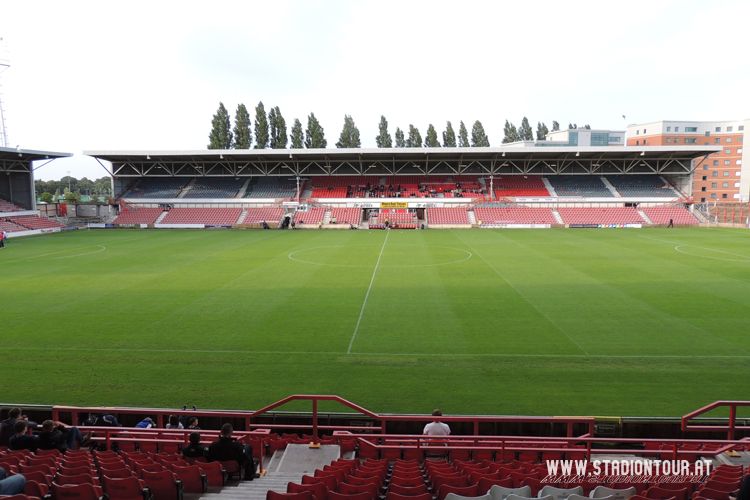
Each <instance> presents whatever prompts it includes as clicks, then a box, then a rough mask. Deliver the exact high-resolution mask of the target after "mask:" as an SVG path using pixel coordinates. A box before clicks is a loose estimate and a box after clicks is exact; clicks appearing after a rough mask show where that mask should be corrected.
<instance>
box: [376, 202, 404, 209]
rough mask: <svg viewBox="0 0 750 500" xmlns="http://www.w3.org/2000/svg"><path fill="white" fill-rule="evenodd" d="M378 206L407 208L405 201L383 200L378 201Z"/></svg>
mask: <svg viewBox="0 0 750 500" xmlns="http://www.w3.org/2000/svg"><path fill="white" fill-rule="evenodd" d="M380 208H409V202H407V201H384V202H382V203H380Z"/></svg>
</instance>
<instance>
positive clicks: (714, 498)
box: [696, 487, 735, 500]
mask: <svg viewBox="0 0 750 500" xmlns="http://www.w3.org/2000/svg"><path fill="white" fill-rule="evenodd" d="M732 493H734V492H732V491H721V490H715V489H713V488H707V487H703V488H701V489H699V490H698V492H697V493H696V495H699V496H702V497H704V498H710V499H711V500H729V495H730V494H732ZM732 496H735V495H732Z"/></svg>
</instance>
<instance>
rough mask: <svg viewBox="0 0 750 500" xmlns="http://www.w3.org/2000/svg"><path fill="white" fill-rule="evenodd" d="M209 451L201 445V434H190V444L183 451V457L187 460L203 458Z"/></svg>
mask: <svg viewBox="0 0 750 500" xmlns="http://www.w3.org/2000/svg"><path fill="white" fill-rule="evenodd" d="M207 452H208V450H207V449H206V447H205V446H203V445H202V444H201V435H200V433H199V432H191V433H190V444H189V445H188V446H186V447H185V448H183V449H182V456H183V457H185V458H203V457H205V456H206V453H207Z"/></svg>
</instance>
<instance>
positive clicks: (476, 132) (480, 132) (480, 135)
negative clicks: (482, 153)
mask: <svg viewBox="0 0 750 500" xmlns="http://www.w3.org/2000/svg"><path fill="white" fill-rule="evenodd" d="M471 146H472V147H474V148H488V147H490V140H489V138H488V137H487V134H486V133H485V131H484V127H483V126H482V122H480V121H479V120H477V121H475V122H474V125H473V126H472V127H471Z"/></svg>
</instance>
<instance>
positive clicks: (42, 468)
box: [18, 464, 56, 476]
mask: <svg viewBox="0 0 750 500" xmlns="http://www.w3.org/2000/svg"><path fill="white" fill-rule="evenodd" d="M18 472H20V473H22V474H26V473H27V472H41V473H42V474H44V475H45V476H54V475H55V472H56V470H55V469H54V468H53V467H50V466H49V465H25V464H20V465H19V466H18Z"/></svg>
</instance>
